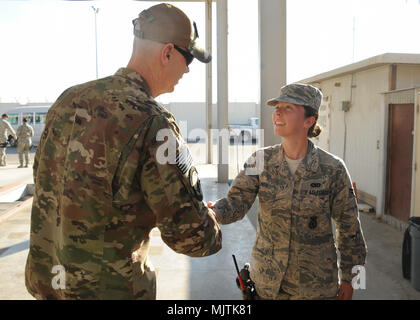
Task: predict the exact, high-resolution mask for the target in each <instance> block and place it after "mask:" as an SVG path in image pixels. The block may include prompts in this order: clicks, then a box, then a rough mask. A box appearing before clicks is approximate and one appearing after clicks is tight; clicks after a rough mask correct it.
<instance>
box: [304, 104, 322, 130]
mask: <svg viewBox="0 0 420 320" xmlns="http://www.w3.org/2000/svg"><path fill="white" fill-rule="evenodd" d="M303 108H304V109H305V118H309V117H314V118H315V122H314V124H313V125H312V127H310V128H309V130H308V138H315V137H318V136H319V135H320V134H321V132H322V129H321V127H320V126H319V125H318V124H317V121H318V117H319V112H318V111H316V110H315V109H313V108H311V107H308V106H303Z"/></svg>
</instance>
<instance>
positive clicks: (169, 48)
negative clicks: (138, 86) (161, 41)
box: [160, 43, 174, 65]
mask: <svg viewBox="0 0 420 320" xmlns="http://www.w3.org/2000/svg"><path fill="white" fill-rule="evenodd" d="M173 52H174V45H173V44H172V43H168V44H166V45H165V46H164V47H163V48H162V50H161V56H160V59H161V62H162V64H163V65H167V64H168V63H169V60H170V59H171V57H172V55H173Z"/></svg>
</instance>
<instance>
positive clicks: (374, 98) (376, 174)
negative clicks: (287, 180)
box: [315, 66, 389, 205]
mask: <svg viewBox="0 0 420 320" xmlns="http://www.w3.org/2000/svg"><path fill="white" fill-rule="evenodd" d="M388 76H389V67H388V66H383V67H378V68H374V69H369V70H365V71H360V72H356V73H354V75H353V76H352V75H351V74H349V75H345V76H342V77H337V78H333V79H329V80H325V81H321V83H319V84H315V85H318V86H319V87H320V88H321V89H322V92H323V94H324V95H327V96H329V99H330V115H331V121H330V128H329V134H330V152H331V153H333V154H335V155H337V156H338V157H340V158H342V159H343V160H344V161H345V163H346V165H347V168H348V170H349V172H350V175H351V177H352V180H353V182H356V184H357V188H358V190H361V191H364V192H366V193H368V194H370V195H372V196H375V197H376V198H377V205H378V204H379V203H381V201H382V200H381V197H382V189H383V185H384V182H383V177H382V176H383V172H382V167H383V165H384V162H385V160H384V155H383V148H384V139H385V138H386V137H384V133H383V130H384V125H385V110H384V109H383V107H382V105H383V95H382V94H381V93H383V92H385V91H387V90H388ZM352 77H353V79H352ZM352 84H353V88H352ZM341 101H351V108H350V110H349V111H348V112H346V113H345V112H343V111H341V110H340V102H341ZM345 120H346V123H347V135H346V136H347V137H346V140H345V130H344V127H345V126H344V124H345ZM345 141H346V142H345ZM378 143H379V149H378ZM345 145H346V152H345V154H344V147H345ZM344 156H345V158H344Z"/></svg>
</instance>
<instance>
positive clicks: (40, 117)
mask: <svg viewBox="0 0 420 320" xmlns="http://www.w3.org/2000/svg"><path fill="white" fill-rule="evenodd" d="M46 117H47V113H46V112H37V113H35V124H45V119H46Z"/></svg>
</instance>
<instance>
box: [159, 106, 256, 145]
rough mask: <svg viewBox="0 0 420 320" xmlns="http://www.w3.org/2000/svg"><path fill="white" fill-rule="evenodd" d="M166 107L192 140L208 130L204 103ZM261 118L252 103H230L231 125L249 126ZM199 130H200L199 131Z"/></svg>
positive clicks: (214, 124) (215, 110)
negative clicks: (252, 119)
mask: <svg viewBox="0 0 420 320" xmlns="http://www.w3.org/2000/svg"><path fill="white" fill-rule="evenodd" d="M165 107H166V108H167V109H168V110H169V111H170V112H172V113H173V114H174V116H175V118H176V120H177V122H178V124H179V125H180V127H181V130H183V127H185V132H183V136H184V139H186V136H189V137H190V138H194V137H192V136H193V135H195V134H196V133H197V132H199V131H200V132H202V130H205V129H206V114H207V113H206V105H205V103H204V102H176V103H169V104H168V105H165ZM251 117H259V110H258V105H257V104H256V103H252V102H231V103H229V123H230V124H248V121H249V118H251ZM213 128H214V129H216V128H217V105H216V104H213ZM197 129H199V130H197Z"/></svg>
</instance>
